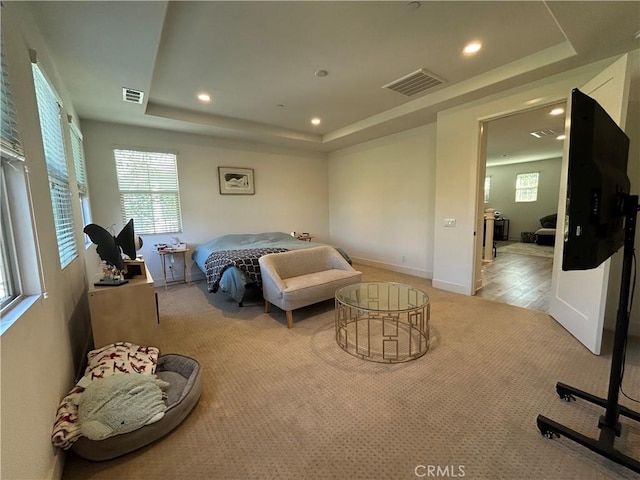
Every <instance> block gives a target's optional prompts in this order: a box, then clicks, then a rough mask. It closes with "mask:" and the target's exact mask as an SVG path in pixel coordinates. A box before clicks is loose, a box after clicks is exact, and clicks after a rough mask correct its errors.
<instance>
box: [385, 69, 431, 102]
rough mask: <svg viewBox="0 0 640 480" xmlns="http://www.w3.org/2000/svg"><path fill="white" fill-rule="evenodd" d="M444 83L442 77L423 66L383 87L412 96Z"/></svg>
mask: <svg viewBox="0 0 640 480" xmlns="http://www.w3.org/2000/svg"><path fill="white" fill-rule="evenodd" d="M443 83H444V82H443V81H442V80H441V79H439V78H438V77H436V76H435V75H433V74H432V73H429V72H427V71H426V70H425V69H423V68H421V69H420V70H416V71H415V72H413V73H410V74H409V75H405V76H404V77H402V78H400V79H398V80H395V81H393V82H391V83H388V84H386V85H384V86H383V87H382V88H388V89H389V90H393V91H394V92H398V93H401V94H402V95H406V96H407V97H412V96H414V95H417V94H419V93H423V92H425V91H427V90H429V89H430V88H434V87H437V86H438V85H442V84H443Z"/></svg>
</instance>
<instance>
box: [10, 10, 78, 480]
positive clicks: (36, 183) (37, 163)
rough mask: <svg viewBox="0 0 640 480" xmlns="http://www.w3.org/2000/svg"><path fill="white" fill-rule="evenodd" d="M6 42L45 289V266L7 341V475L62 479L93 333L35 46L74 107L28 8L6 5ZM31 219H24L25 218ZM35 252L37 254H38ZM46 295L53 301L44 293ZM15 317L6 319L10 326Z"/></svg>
mask: <svg viewBox="0 0 640 480" xmlns="http://www.w3.org/2000/svg"><path fill="white" fill-rule="evenodd" d="M2 37H3V41H4V42H6V43H5V47H6V53H7V63H8V70H9V73H10V81H11V85H12V91H13V95H14V101H15V104H16V109H17V111H18V117H19V121H20V127H21V133H22V143H23V145H24V149H25V156H26V159H27V160H26V164H27V166H28V168H29V172H30V173H29V178H30V184H31V189H32V197H33V210H34V213H35V223H36V226H37V230H38V241H39V245H40V252H41V266H42V274H43V278H44V284H43V285H42V287H41V286H40V281H39V275H38V272H37V263H38V262H35V264H36V267H35V268H33V269H28V270H27V271H25V272H24V274H25V276H26V277H29V278H27V280H28V282H27V283H28V284H29V285H30V287H29V288H28V293H30V294H33V295H34V297H33V298H34V299H35V303H33V304H32V305H31V306H30V307H29V308H28V309H27V310H26V311H25V312H23V313H22V315H21V316H20V317H19V318H18V320H17V321H16V322H15V323H13V324H12V325H11V326H10V327H9V328H8V330H6V331H5V332H4V333H3V334H2V338H1V343H0V347H1V350H0V359H1V360H0V369H1V371H2V386H1V396H0V406H1V409H0V411H1V417H0V422H1V429H0V430H1V434H0V435H1V440H2V441H1V449H0V454H1V458H0V464H1V467H0V468H1V471H0V477H2V478H5V479H48V478H51V479H55V478H60V476H61V472H62V465H63V458H64V455H63V454H62V453H61V451H60V450H59V449H57V448H54V447H53V446H52V445H51V430H52V427H53V422H54V419H55V414H56V409H57V407H58V405H59V403H60V399H61V398H62V397H63V396H64V395H65V394H66V393H67V392H68V391H69V389H70V388H71V387H72V386H73V383H74V376H75V373H76V370H78V369H79V363H80V362H81V361H82V358H83V356H84V351H85V349H86V348H87V342H88V341H90V329H89V328H90V327H89V322H88V306H87V295H86V291H87V288H86V277H85V274H84V272H85V266H84V252H83V251H82V247H81V245H82V243H78V245H79V247H80V256H79V257H78V258H77V259H75V260H74V261H72V262H71V264H70V265H68V266H67V267H66V268H65V269H64V270H61V268H60V262H59V259H58V247H57V242H56V236H55V229H54V222H53V213H52V209H51V201H50V196H49V187H48V180H47V169H46V163H45V160H44V154H43V148H42V142H41V138H40V130H39V129H40V127H39V122H38V113H37V106H36V103H35V97H34V95H33V91H34V90H33V78H32V74H31V63H30V60H29V51H28V50H29V48H32V49H35V50H36V51H37V52H38V59H39V62H40V63H41V65H42V67H43V69H44V70H45V72H46V73H47V74H48V76H49V78H50V80H51V81H52V83H53V85H54V88H55V89H56V90H57V93H58V94H59V95H60V96H61V97H62V100H63V103H64V107H65V110H66V111H65V112H64V113H65V114H66V113H71V114H72V113H73V109H72V107H71V104H70V102H68V101H67V98H66V94H65V91H64V86H63V85H62V84H61V83H60V82H59V81H58V80H57V75H56V71H55V68H54V66H53V65H52V64H51V63H50V62H49V56H48V54H47V49H46V47H45V46H44V45H43V44H42V43H41V40H40V38H39V35H38V33H37V30H36V29H35V28H34V23H33V21H32V19H31V18H30V17H29V15H28V12H27V10H26V8H25V4H21V3H19V2H8V3H6V4H5V5H3V7H2ZM67 140H68V139H67ZM74 178H75V177H74V176H73V172H72V173H71V175H70V180H71V184H72V193H73V194H74V198H77V191H76V189H75V187H74ZM78 205H79V202H74V207H75V208H76V209H75V211H74V214H75V218H76V219H78V218H80V217H79V213H80V212H79V206H78ZM21 206H24V205H21ZM24 220H25V219H24V217H23V218H21V219H20V221H22V222H24ZM76 237H77V238H78V240H79V242H80V241H81V239H82V226H81V225H80V223H79V222H76ZM24 245H25V244H24V243H20V244H19V245H18V246H17V247H18V249H24ZM29 254H30V255H32V256H33V250H31V251H30V252H29ZM34 284H35V285H36V287H34ZM45 291H46V296H45V295H42V293H43V292H45ZM10 317H11V316H10V315H7V316H3V319H2V320H3V322H5V321H6V320H7V319H8V318H10Z"/></svg>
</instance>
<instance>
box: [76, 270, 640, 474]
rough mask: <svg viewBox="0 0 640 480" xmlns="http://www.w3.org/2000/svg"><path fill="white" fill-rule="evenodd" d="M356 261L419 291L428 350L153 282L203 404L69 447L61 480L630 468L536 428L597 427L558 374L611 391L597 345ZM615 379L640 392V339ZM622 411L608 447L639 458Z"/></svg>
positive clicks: (531, 315)
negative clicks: (365, 343) (378, 358)
mask: <svg viewBox="0 0 640 480" xmlns="http://www.w3.org/2000/svg"><path fill="white" fill-rule="evenodd" d="M357 268H358V269H360V270H361V271H363V273H364V280H366V281H369V280H395V281H399V282H404V283H409V284H412V285H414V286H416V287H418V288H422V289H424V290H425V291H427V292H428V293H429V295H430V298H431V328H432V343H431V349H430V351H429V352H428V353H427V354H426V355H424V356H423V357H421V358H420V359H418V360H416V361H412V362H408V363H403V364H397V365H387V364H377V363H371V362H366V361H364V360H360V359H358V358H355V357H352V356H350V355H349V354H347V353H345V352H343V351H342V350H341V349H340V348H339V347H338V346H337V345H336V342H335V334H334V315H333V312H334V305H333V302H332V301H327V302H323V303H320V304H317V305H314V306H311V307H308V308H304V309H301V310H298V311H295V312H294V321H295V326H294V328H293V329H291V330H289V329H287V328H286V319H285V315H284V312H282V311H280V310H278V309H277V308H274V309H273V311H272V313H271V314H265V313H264V310H263V303H262V300H261V299H260V298H259V297H256V298H255V299H253V300H247V301H246V302H245V306H244V307H243V308H239V307H238V306H237V304H236V303H235V302H234V301H233V300H231V299H230V298H229V297H228V296H226V295H225V294H222V293H220V292H219V293H217V294H213V295H212V294H209V293H207V292H206V287H205V285H204V284H195V285H191V286H186V285H185V286H173V287H171V288H170V289H169V290H168V291H165V290H158V295H159V302H160V312H161V319H162V325H161V328H162V334H163V339H164V340H163V344H162V345H161V347H162V351H163V352H164V353H171V352H175V353H182V354H185V355H190V356H193V357H195V358H197V359H198V360H199V361H200V363H201V365H202V367H203V375H204V391H203V395H202V398H201V400H200V403H199V404H198V405H197V406H196V408H195V409H194V411H193V412H192V413H191V415H190V416H189V417H188V418H187V419H186V420H185V421H184V422H183V424H182V425H181V426H180V427H178V428H177V429H176V430H174V431H173V432H172V433H171V434H169V435H168V436H167V437H165V438H163V439H161V440H159V441H157V442H156V443H154V444H152V445H150V446H148V447H145V448H143V449H140V450H138V451H137V452H134V453H131V454H129V455H127V456H124V457H121V458H119V459H114V460H112V461H108V462H101V463H92V462H88V461H85V460H83V459H80V458H78V457H77V456H75V455H73V454H70V455H69V457H68V459H67V463H66V467H65V471H64V478H65V479H70V480H71V479H88V478H91V479H93V480H97V479H113V478H123V479H138V478H143V477H144V478H148V479H171V480H175V479H260V480H262V479H278V480H279V479H296V480H299V479H314V480H323V479H336V480H345V479H346V480H349V479H363V480H364V479H367V480H373V479H380V480H390V479H412V478H420V477H418V476H416V468H418V473H419V474H423V475H424V474H425V473H426V471H427V470H426V468H429V467H430V466H431V468H432V469H433V470H432V471H437V470H435V469H437V468H439V469H440V472H444V471H445V469H448V472H449V476H450V477H452V476H455V475H451V474H452V473H455V474H456V475H457V476H458V477H461V476H462V475H461V473H464V478H466V479H556V478H557V479H587V478H588V479H631V478H637V475H636V474H634V473H633V472H631V471H630V470H628V469H625V468H623V467H621V466H619V465H617V464H615V463H613V462H611V461H609V460H607V459H604V458H603V457H601V456H599V455H596V454H594V453H592V452H591V451H589V450H588V449H585V448H584V447H581V446H579V445H577V444H575V443H573V442H571V441H569V440H567V439H555V440H548V439H546V438H544V437H542V436H541V435H540V433H539V432H538V429H537V427H536V416H537V415H538V414H539V413H542V414H544V415H546V416H548V417H550V418H552V419H553V420H555V421H558V422H560V423H563V424H565V425H568V426H571V427H572V428H575V429H579V430H580V431H581V432H583V433H585V434H586V435H592V436H596V435H597V432H598V428H597V422H598V416H599V415H600V414H601V413H603V412H602V409H600V408H599V407H596V406H594V405H591V404H588V403H586V402H584V401H581V400H578V401H577V402H572V403H566V402H564V401H562V400H560V399H559V398H558V396H557V395H556V394H555V384H556V382H557V381H562V382H564V383H567V384H569V385H573V386H576V387H578V388H582V389H584V390H587V391H589V392H591V393H594V394H596V395H600V396H606V391H607V381H608V375H609V362H610V357H609V356H608V355H603V356H600V357H598V356H594V355H592V354H591V353H589V352H588V351H587V350H586V349H585V348H584V347H582V346H581V345H580V344H579V343H578V342H577V341H576V340H574V339H573V337H571V336H570V335H569V334H567V333H566V332H565V330H564V329H563V328H562V327H560V326H559V325H558V324H557V323H556V322H555V321H554V320H553V319H552V318H551V317H549V316H548V315H547V314H544V313H541V312H535V311H529V310H524V309H521V308H518V307H512V306H509V305H504V304H498V303H494V302H491V301H489V300H485V299H482V298H476V297H466V296H461V295H456V294H452V293H448V292H443V291H441V290H437V289H434V288H432V287H431V284H430V282H429V281H427V280H424V279H419V278H415V277H410V276H406V275H401V274H395V273H392V272H387V271H384V270H379V269H375V268H372V267H367V266H362V265H357ZM624 385H625V387H626V389H627V390H628V393H630V394H634V395H635V396H636V397H637V396H640V392H639V391H638V390H639V389H638V385H640V347H639V346H638V345H637V344H633V345H632V346H631V347H630V349H629V352H628V355H627V369H626V377H625V383H624ZM622 403H623V404H625V405H627V406H628V407H630V408H634V405H633V404H630V402H629V401H628V400H626V399H624V398H623V400H622ZM621 421H622V423H623V432H624V433H623V435H622V438H621V439H619V440H618V442H619V443H618V445H619V448H620V449H621V450H623V451H625V453H627V454H633V455H635V456H636V457H639V456H640V425H638V424H637V423H635V424H634V423H633V422H631V421H629V420H626V419H624V418H621ZM421 465H422V466H424V467H425V468H424V469H422V468H421V467H419V466H421ZM440 476H443V475H440Z"/></svg>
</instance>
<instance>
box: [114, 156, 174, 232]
mask: <svg viewBox="0 0 640 480" xmlns="http://www.w3.org/2000/svg"><path fill="white" fill-rule="evenodd" d="M113 153H114V157H115V160H116V171H117V175H118V188H119V190H120V207H121V208H122V223H123V224H126V223H127V222H128V221H129V219H131V218H133V225H134V229H135V232H136V233H137V234H139V235H140V234H158V233H179V232H182V215H181V213H180V191H179V188H178V167H177V157H176V155H175V153H169V152H151V151H143V150H126V149H115V150H114V151H113Z"/></svg>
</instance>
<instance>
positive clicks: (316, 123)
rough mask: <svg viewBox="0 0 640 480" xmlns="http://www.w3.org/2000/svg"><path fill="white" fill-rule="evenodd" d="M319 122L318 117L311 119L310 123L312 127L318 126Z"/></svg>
mask: <svg viewBox="0 0 640 480" xmlns="http://www.w3.org/2000/svg"><path fill="white" fill-rule="evenodd" d="M320 122H321V120H320V119H319V118H318V117H314V118H312V119H311V123H312V124H314V125H320Z"/></svg>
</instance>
